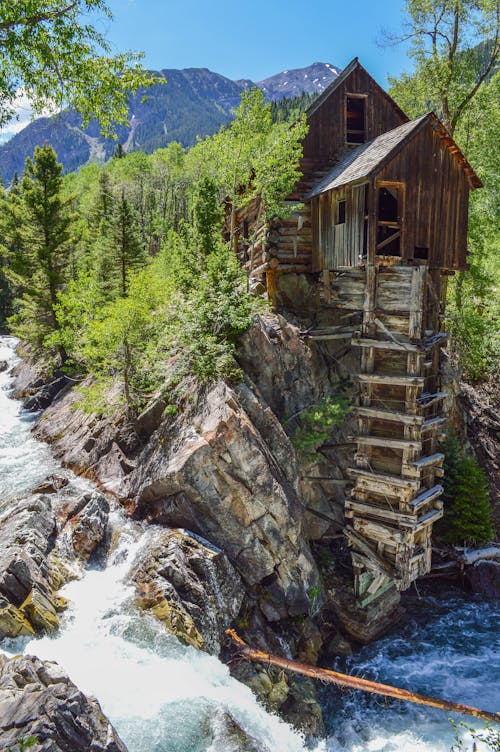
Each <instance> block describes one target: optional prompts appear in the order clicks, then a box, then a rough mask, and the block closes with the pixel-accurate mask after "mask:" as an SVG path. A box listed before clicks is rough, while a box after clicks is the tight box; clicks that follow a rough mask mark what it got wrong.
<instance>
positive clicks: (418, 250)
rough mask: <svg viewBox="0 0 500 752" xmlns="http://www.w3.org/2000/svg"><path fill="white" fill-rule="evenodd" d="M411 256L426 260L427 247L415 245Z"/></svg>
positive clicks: (427, 254)
mask: <svg viewBox="0 0 500 752" xmlns="http://www.w3.org/2000/svg"><path fill="white" fill-rule="evenodd" d="M413 258H416V259H422V260H424V261H427V260H428V258H429V249H428V248H425V247H424V246H423V245H416V246H415V249H414V251H413Z"/></svg>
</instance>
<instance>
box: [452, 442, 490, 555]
mask: <svg viewBox="0 0 500 752" xmlns="http://www.w3.org/2000/svg"><path fill="white" fill-rule="evenodd" d="M446 522H447V530H446V533H445V538H446V540H447V541H449V542H450V543H464V544H475V545H478V544H481V543H486V542H487V541H489V540H491V539H492V538H493V535H494V528H493V523H492V519H491V504H490V500H489V491H488V483H487V481H486V476H485V474H484V472H483V470H482V469H481V468H480V467H479V465H478V463H477V460H476V458H475V457H474V456H473V455H471V454H465V455H464V456H463V457H462V458H461V459H460V461H459V463H458V466H457V471H456V481H455V490H454V498H453V502H452V506H451V509H449V510H448V512H447V515H446Z"/></svg>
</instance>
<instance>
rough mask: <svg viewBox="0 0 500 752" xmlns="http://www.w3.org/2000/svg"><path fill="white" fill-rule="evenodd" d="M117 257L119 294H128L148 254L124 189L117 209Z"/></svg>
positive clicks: (115, 224) (115, 225) (115, 221)
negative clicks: (131, 280) (133, 278)
mask: <svg viewBox="0 0 500 752" xmlns="http://www.w3.org/2000/svg"><path fill="white" fill-rule="evenodd" d="M114 228H115V257H116V261H117V267H118V279H119V285H118V289H119V294H120V295H122V296H123V297H125V296H126V295H127V292H128V287H129V282H130V276H131V274H132V272H133V271H134V270H136V269H139V268H140V267H142V266H144V264H145V260H146V254H145V252H144V247H143V244H142V243H141V239H140V236H139V230H138V226H137V220H136V217H135V215H134V211H133V209H132V206H131V204H130V202H129V200H128V198H127V196H126V193H125V189H124V188H122V190H121V193H120V198H119V200H118V205H117V207H116V209H115V220H114Z"/></svg>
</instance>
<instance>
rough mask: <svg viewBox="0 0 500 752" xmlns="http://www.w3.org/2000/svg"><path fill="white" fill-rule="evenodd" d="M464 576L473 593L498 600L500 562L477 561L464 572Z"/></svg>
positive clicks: (499, 593)
mask: <svg viewBox="0 0 500 752" xmlns="http://www.w3.org/2000/svg"><path fill="white" fill-rule="evenodd" d="M465 576H466V578H467V581H468V582H469V585H470V586H471V588H472V590H473V591H474V592H475V593H481V595H485V596H486V598H491V599H492V600H500V562H499V561H477V562H476V563H475V564H474V565H473V566H472V567H468V568H467V569H466V570H465Z"/></svg>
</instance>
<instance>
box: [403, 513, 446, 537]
mask: <svg viewBox="0 0 500 752" xmlns="http://www.w3.org/2000/svg"><path fill="white" fill-rule="evenodd" d="M442 516H443V510H442V509H432V510H431V511H430V512H427V514H424V516H423V517H420V519H418V520H417V521H416V522H404V521H403V522H401V527H404V528H408V529H410V530H412V531H413V532H415V533H416V532H417V531H418V530H422V528H424V527H427V525H433V524H434V522H437V521H438V520H440V519H441V517H442Z"/></svg>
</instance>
